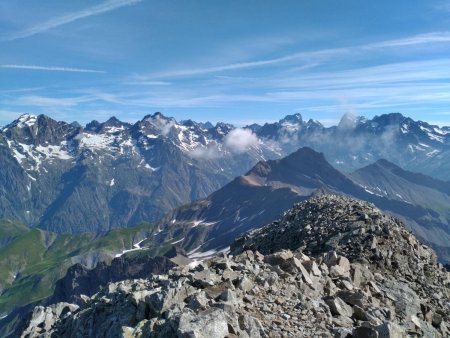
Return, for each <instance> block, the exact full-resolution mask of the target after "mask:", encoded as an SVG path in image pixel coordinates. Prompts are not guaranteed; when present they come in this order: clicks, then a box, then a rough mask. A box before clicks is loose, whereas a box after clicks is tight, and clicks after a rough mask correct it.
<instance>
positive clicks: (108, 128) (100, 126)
mask: <svg viewBox="0 0 450 338" xmlns="http://www.w3.org/2000/svg"><path fill="white" fill-rule="evenodd" d="M129 127H131V124H129V123H126V122H122V121H120V120H119V119H118V118H116V117H115V116H112V117H110V118H109V119H108V120H106V121H105V122H103V123H100V122H98V121H96V120H93V121H92V122H90V123H88V124H87V125H86V128H85V129H86V130H88V131H92V132H95V133H103V132H118V131H123V130H125V129H128V128H129Z"/></svg>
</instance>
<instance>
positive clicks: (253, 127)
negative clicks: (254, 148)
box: [244, 123, 262, 134]
mask: <svg viewBox="0 0 450 338" xmlns="http://www.w3.org/2000/svg"><path fill="white" fill-rule="evenodd" d="M244 128H246V129H250V130H251V131H252V132H254V133H255V134H257V133H258V131H259V130H260V129H261V128H262V126H261V125H259V124H257V123H253V124H250V125H247V126H245V127H244Z"/></svg>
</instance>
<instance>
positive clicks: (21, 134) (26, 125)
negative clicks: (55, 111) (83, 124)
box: [3, 114, 80, 145]
mask: <svg viewBox="0 0 450 338" xmlns="http://www.w3.org/2000/svg"><path fill="white" fill-rule="evenodd" d="M79 129H80V128H78V127H74V126H72V125H71V124H68V123H66V122H63V121H56V120H54V119H52V118H50V117H48V116H46V115H38V116H35V115H30V114H24V115H22V116H20V117H19V118H18V119H17V120H15V121H13V122H12V123H10V124H9V125H7V126H6V127H5V128H4V129H3V133H4V135H5V136H6V137H7V138H9V139H12V140H14V141H16V142H19V143H24V144H34V145H47V144H59V143H61V142H62V141H65V140H67V139H68V138H70V137H72V136H73V135H75V134H76V133H77V132H78V131H79Z"/></svg>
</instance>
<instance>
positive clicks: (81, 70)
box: [0, 65, 104, 73]
mask: <svg viewBox="0 0 450 338" xmlns="http://www.w3.org/2000/svg"><path fill="white" fill-rule="evenodd" d="M0 68H9V69H29V70H43V71H51V72H72V73H104V71H102V70H93V69H84V68H71V67H46V66H36V65H0Z"/></svg>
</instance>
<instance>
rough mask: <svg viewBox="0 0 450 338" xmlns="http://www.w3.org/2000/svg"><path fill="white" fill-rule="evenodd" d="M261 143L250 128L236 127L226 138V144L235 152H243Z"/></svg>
mask: <svg viewBox="0 0 450 338" xmlns="http://www.w3.org/2000/svg"><path fill="white" fill-rule="evenodd" d="M258 144H259V140H258V137H257V136H256V135H255V134H254V133H253V132H252V131H251V130H250V129H243V128H236V129H233V130H232V131H230V132H229V133H228V134H227V135H226V136H225V138H224V145H225V146H226V147H227V148H228V149H229V150H231V151H232V152H235V153H238V154H239V153H243V152H245V151H247V150H248V148H250V147H255V146H257V145H258Z"/></svg>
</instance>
